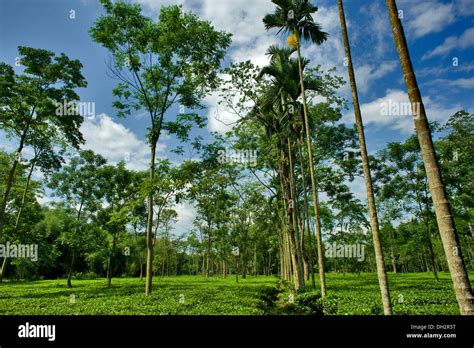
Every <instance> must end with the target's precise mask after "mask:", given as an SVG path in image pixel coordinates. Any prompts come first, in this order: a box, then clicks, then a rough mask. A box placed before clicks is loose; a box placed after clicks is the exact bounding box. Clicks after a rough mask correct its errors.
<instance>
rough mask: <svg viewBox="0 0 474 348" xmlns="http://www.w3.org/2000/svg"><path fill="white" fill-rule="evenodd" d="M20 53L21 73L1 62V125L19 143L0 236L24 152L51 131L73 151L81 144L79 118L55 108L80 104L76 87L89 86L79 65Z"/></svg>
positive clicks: (41, 53) (1, 204) (40, 53)
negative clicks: (71, 147)
mask: <svg viewBox="0 0 474 348" xmlns="http://www.w3.org/2000/svg"><path fill="white" fill-rule="evenodd" d="M18 52H19V53H20V61H21V64H22V65H23V66H24V67H25V69H24V73H23V74H21V75H18V74H15V72H14V70H13V68H12V67H11V66H10V65H8V64H5V63H0V127H1V128H2V129H3V130H4V131H5V132H6V134H7V137H10V138H16V139H18V140H19V144H18V148H17V150H16V156H15V158H14V161H13V164H12V166H11V168H10V171H9V173H8V176H7V179H6V183H7V184H6V186H5V189H4V192H2V197H1V201H0V237H1V235H2V231H3V225H4V220H5V210H6V207H7V205H8V201H9V196H10V190H11V188H12V185H13V183H14V180H15V172H16V169H17V167H18V164H19V162H20V160H21V153H22V151H23V149H24V148H25V147H26V146H28V145H30V144H31V143H32V142H33V141H34V140H35V139H36V138H38V137H41V136H42V134H43V133H45V132H48V131H51V130H54V132H55V133H57V134H58V133H59V134H62V137H57V138H62V139H65V140H66V141H67V142H68V143H69V144H70V145H72V146H73V147H76V148H78V147H79V145H80V144H81V143H83V142H84V140H83V138H82V135H81V132H80V130H79V128H80V126H81V124H82V121H83V117H82V116H81V115H80V114H79V113H78V112H72V114H71V115H67V116H66V115H64V114H63V113H60V112H58V107H57V105H58V104H63V103H64V102H68V103H74V102H75V101H77V100H79V96H78V95H77V93H76V91H75V89H76V88H80V87H86V86H87V82H86V81H85V79H84V77H83V76H82V74H81V68H82V64H81V62H79V61H78V60H71V59H69V58H68V57H67V56H66V55H65V54H64V53H61V54H60V55H59V56H55V54H54V53H53V52H50V51H47V50H43V49H36V48H31V47H23V46H19V47H18ZM53 139H55V138H52V139H51V140H53Z"/></svg>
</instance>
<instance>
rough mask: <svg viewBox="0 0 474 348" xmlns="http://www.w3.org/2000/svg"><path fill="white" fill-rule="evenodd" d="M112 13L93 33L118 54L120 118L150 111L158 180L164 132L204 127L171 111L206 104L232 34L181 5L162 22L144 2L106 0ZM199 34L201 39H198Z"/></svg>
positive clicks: (114, 68) (164, 13)
mask: <svg viewBox="0 0 474 348" xmlns="http://www.w3.org/2000/svg"><path fill="white" fill-rule="evenodd" d="M101 2H102V4H103V5H104V9H105V11H106V15H102V16H101V17H99V18H98V19H97V20H96V22H95V23H94V25H93V26H92V28H91V29H90V33H91V35H92V37H93V39H94V41H96V42H98V43H100V44H102V45H103V46H104V47H105V48H107V49H108V50H109V51H111V52H112V54H113V57H114V63H113V65H111V66H109V68H110V72H111V73H112V75H113V76H114V77H115V78H116V79H118V80H120V82H119V84H118V85H117V87H116V88H115V89H114V94H115V95H116V96H117V97H118V100H117V101H116V102H115V103H114V106H115V107H116V108H117V109H118V110H119V116H125V115H129V114H130V112H131V109H135V110H140V109H144V110H145V111H146V112H147V113H148V114H149V115H150V122H151V126H150V127H149V129H148V130H149V132H148V135H147V139H148V143H149V145H150V151H151V158H150V170H149V181H150V182H153V181H154V178H155V174H156V171H155V158H156V146H157V143H158V141H159V139H160V135H161V132H162V131H163V130H167V131H168V132H169V133H170V134H176V135H177V136H178V138H179V139H181V140H186V139H187V138H188V134H189V131H190V129H191V127H192V124H193V123H196V124H197V125H198V126H200V127H202V126H203V125H204V121H203V119H202V118H201V116H199V115H198V114H197V113H186V110H180V113H179V115H177V116H176V117H175V120H170V121H165V115H166V113H167V112H168V110H169V109H170V108H171V106H172V105H173V104H174V103H175V101H177V102H179V103H180V105H181V108H180V109H183V108H187V109H195V108H200V107H201V104H200V100H201V99H202V98H203V97H204V96H205V95H206V94H207V93H208V91H209V90H210V89H212V88H215V87H216V86H217V84H218V80H219V79H218V75H217V72H218V70H219V67H220V63H221V60H222V59H223V58H224V55H225V51H226V48H227V47H228V46H229V44H230V35H229V34H227V33H224V32H219V31H216V30H214V28H213V27H212V26H211V24H210V23H209V22H206V21H201V20H199V18H198V17H197V16H195V15H194V14H192V13H184V12H183V11H182V10H181V8H180V7H179V6H169V7H162V8H161V11H160V15H159V18H158V21H157V22H153V21H152V20H151V19H150V18H147V17H145V16H143V15H142V14H141V8H140V6H139V5H135V4H128V3H125V2H122V1H118V2H115V3H113V2H112V1H111V0H101ZM196 38H199V40H196ZM153 199H154V192H153V191H150V192H149V194H148V202H147V204H148V222H147V281H146V286H145V293H146V294H147V295H148V294H150V293H151V291H152V276H153V274H152V272H153V269H152V266H153V265H152V263H153V245H152V244H153Z"/></svg>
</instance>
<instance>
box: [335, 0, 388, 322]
mask: <svg viewBox="0 0 474 348" xmlns="http://www.w3.org/2000/svg"><path fill="white" fill-rule="evenodd" d="M338 5H339V16H340V20H341V28H342V38H343V41H344V48H345V51H346V57H347V61H348V64H347V69H348V71H349V80H350V83H351V89H352V100H353V103H354V116H355V121H356V125H357V133H358V135H359V145H360V153H361V159H362V167H363V170H364V179H365V189H366V191H367V201H368V203H369V213H370V227H371V229H372V238H373V241H374V251H375V262H376V264H377V277H378V280H379V287H380V294H381V297H382V303H383V309H384V313H385V315H391V314H392V305H391V303H390V292H389V289H388V281H387V273H386V271H385V264H384V257H383V250H382V242H381V238H380V231H379V223H378V219H377V209H376V207H375V199H374V191H373V188H372V176H371V173H370V166H369V159H368V156H367V147H366V144H365V134H364V124H363V122H362V116H361V112H360V106H359V97H358V95H357V85H356V81H355V75H354V67H353V66H352V57H351V49H350V46H349V38H348V35H347V28H346V19H345V16H344V8H343V5H342V0H338Z"/></svg>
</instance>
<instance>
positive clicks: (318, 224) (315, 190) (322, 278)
mask: <svg viewBox="0 0 474 348" xmlns="http://www.w3.org/2000/svg"><path fill="white" fill-rule="evenodd" d="M296 37H297V39H298V45H297V51H298V68H299V72H300V85H301V96H302V97H303V115H304V126H305V131H306V146H307V148H308V167H309V174H310V177H311V189H312V193H313V208H314V218H315V220H316V242H317V247H318V269H319V280H320V285H321V297H322V299H323V300H324V299H325V298H326V276H325V274H324V251H323V240H322V237H321V218H320V216H319V198H318V187H317V185H316V177H315V174H314V168H313V167H314V161H313V150H312V149H311V134H310V132H309V119H308V106H307V104H306V93H305V88H304V77H303V66H302V64H301V45H300V38H299V35H298V33H296Z"/></svg>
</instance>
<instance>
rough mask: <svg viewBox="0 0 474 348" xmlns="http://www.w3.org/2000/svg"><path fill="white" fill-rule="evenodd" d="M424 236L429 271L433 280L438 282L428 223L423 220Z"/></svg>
mask: <svg viewBox="0 0 474 348" xmlns="http://www.w3.org/2000/svg"><path fill="white" fill-rule="evenodd" d="M425 234H426V240H427V242H428V251H429V253H430V263H431V271H432V272H433V276H434V278H435V280H436V281H437V282H438V281H439V278H438V270H437V268H436V260H435V255H434V251H433V243H432V242H431V233H430V222H429V221H428V220H425Z"/></svg>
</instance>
